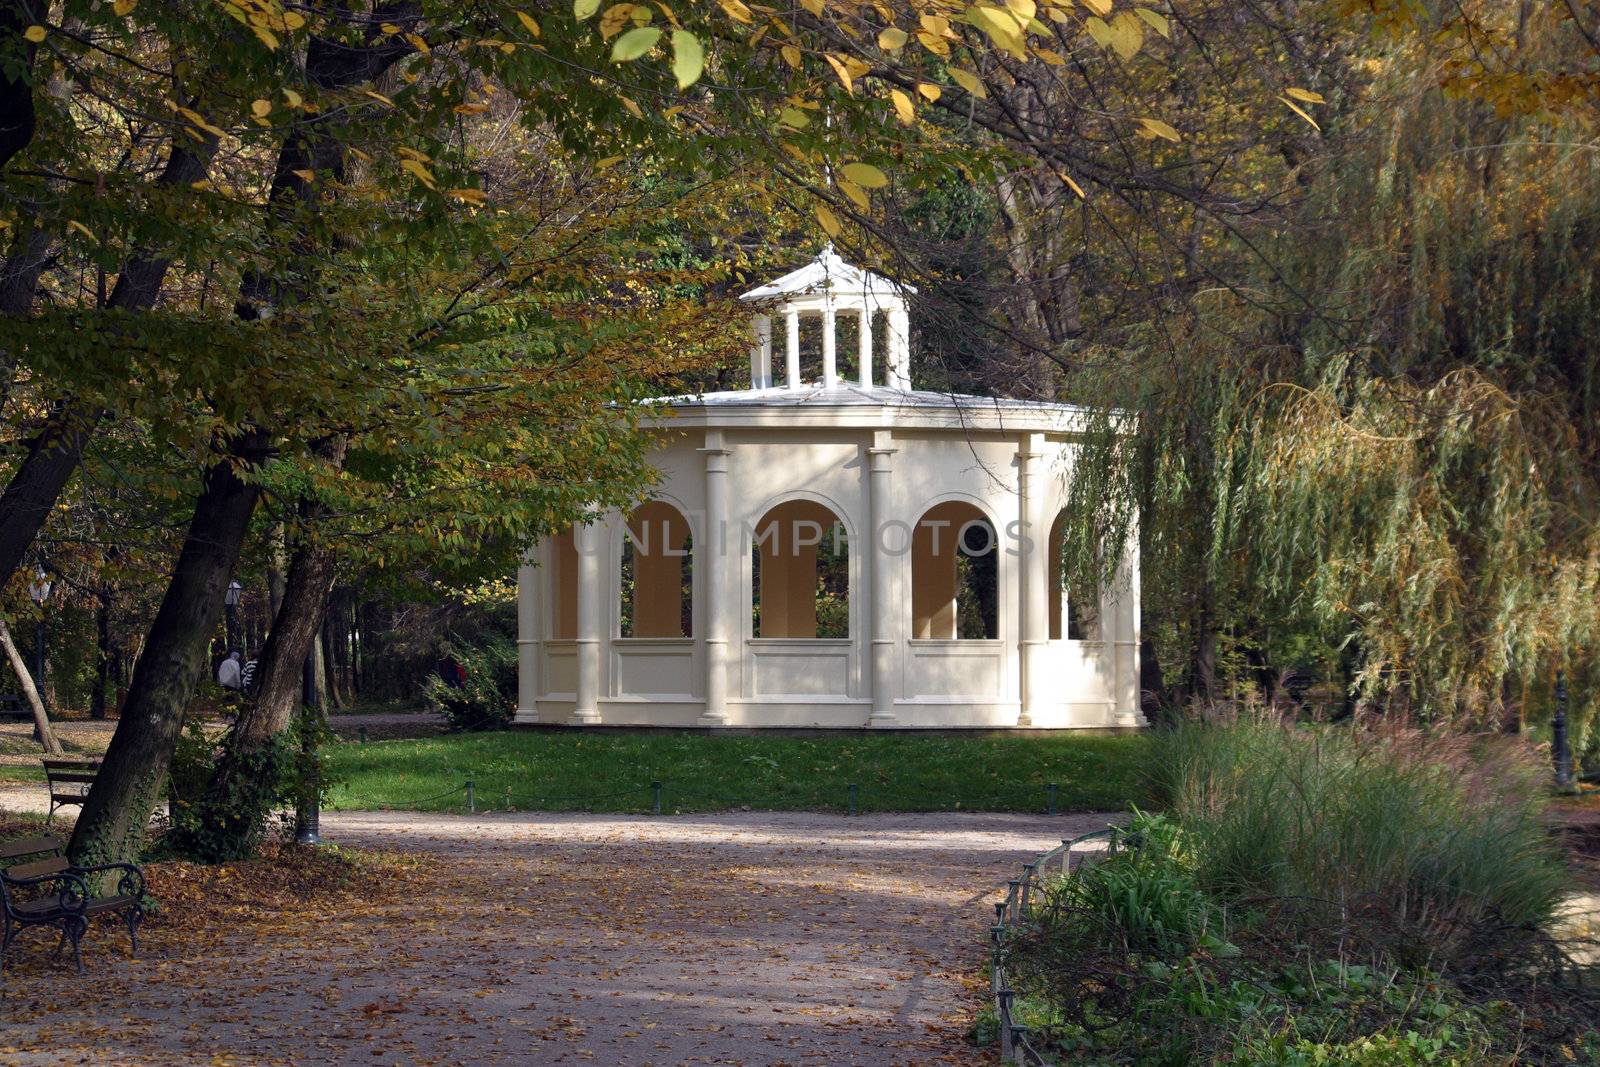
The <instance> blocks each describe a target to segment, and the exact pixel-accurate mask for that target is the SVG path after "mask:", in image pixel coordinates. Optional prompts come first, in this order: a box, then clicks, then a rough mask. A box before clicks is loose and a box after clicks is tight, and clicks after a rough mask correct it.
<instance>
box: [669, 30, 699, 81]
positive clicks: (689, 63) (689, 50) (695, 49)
mask: <svg viewBox="0 0 1600 1067" xmlns="http://www.w3.org/2000/svg"><path fill="white" fill-rule="evenodd" d="M705 69H706V53H705V49H704V48H702V47H701V46H700V38H698V37H696V36H695V35H694V34H692V33H690V32H689V31H688V30H673V31H672V73H673V76H674V77H676V78H677V79H678V88H680V89H687V88H688V87H689V86H691V85H693V84H694V83H695V82H697V81H699V80H700V75H701V74H703V73H704V72H705Z"/></svg>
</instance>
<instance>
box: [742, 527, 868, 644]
mask: <svg viewBox="0 0 1600 1067" xmlns="http://www.w3.org/2000/svg"><path fill="white" fill-rule="evenodd" d="M751 557H752V563H751V565H752V567H753V569H754V573H753V575H752V588H753V590H754V594H755V596H754V600H755V603H754V604H753V605H752V607H751V620H752V623H753V624H754V630H753V632H754V633H755V636H757V637H849V636H850V544H849V540H848V538H847V537H846V536H845V530H844V524H843V523H842V522H840V521H839V517H838V516H837V515H835V514H834V513H833V512H832V511H831V510H829V509H828V508H827V507H826V506H825V505H822V504H818V503H816V502H814V501H810V500H790V501H787V502H785V503H782V504H779V505H777V506H776V507H774V508H773V509H772V510H771V511H768V512H767V513H766V514H765V515H763V516H762V517H761V521H760V522H758V523H757V524H756V529H755V539H754V551H753V552H752V553H751Z"/></svg>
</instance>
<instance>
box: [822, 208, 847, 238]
mask: <svg viewBox="0 0 1600 1067" xmlns="http://www.w3.org/2000/svg"><path fill="white" fill-rule="evenodd" d="M817 221H818V222H819V223H821V224H822V232H823V233H825V234H827V235H828V236H829V237H837V236H839V233H840V231H841V230H843V229H844V227H843V226H841V225H840V224H839V216H838V215H835V214H834V213H833V209H832V208H830V207H829V206H828V205H827V204H818V205H817Z"/></svg>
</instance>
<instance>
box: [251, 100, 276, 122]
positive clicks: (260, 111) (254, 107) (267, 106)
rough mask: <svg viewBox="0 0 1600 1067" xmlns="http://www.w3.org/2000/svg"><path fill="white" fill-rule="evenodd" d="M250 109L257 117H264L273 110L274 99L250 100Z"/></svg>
mask: <svg viewBox="0 0 1600 1067" xmlns="http://www.w3.org/2000/svg"><path fill="white" fill-rule="evenodd" d="M250 111H251V113H252V114H254V115H255V116H256V118H263V117H265V116H266V115H267V114H269V113H270V112H271V111H272V101H271V100H252V101H250Z"/></svg>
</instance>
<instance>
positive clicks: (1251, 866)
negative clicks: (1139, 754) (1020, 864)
mask: <svg viewBox="0 0 1600 1067" xmlns="http://www.w3.org/2000/svg"><path fill="white" fill-rule="evenodd" d="M1158 767H1159V771H1160V774H1161V776H1162V787H1163V789H1164V791H1165V794H1166V799H1167V801H1168V803H1169V805H1170V808H1169V810H1168V811H1167V812H1166V813H1165V814H1164V815H1162V816H1151V815H1146V814H1141V813H1138V812H1135V813H1134V818H1133V821H1132V825H1131V826H1130V828H1129V831H1128V832H1127V833H1126V834H1125V835H1123V840H1124V841H1125V842H1126V843H1127V846H1128V847H1127V848H1126V849H1124V850H1122V851H1118V852H1113V853H1110V854H1108V855H1106V856H1104V857H1103V858H1101V859H1100V860H1099V861H1098V862H1096V863H1093V864H1088V865H1083V866H1080V867H1078V868H1076V869H1075V870H1074V871H1073V872H1072V873H1071V874H1070V875H1068V876H1066V877H1064V878H1062V879H1059V880H1058V881H1056V882H1054V883H1051V884H1047V885H1046V886H1045V887H1044V889H1043V892H1042V894H1041V897H1040V898H1039V905H1038V906H1037V908H1036V911H1035V913H1034V916H1033V922H1032V924H1031V926H1030V928H1028V929H1027V930H1026V931H1025V932H1024V933H1023V934H1022V936H1021V937H1019V938H1017V939H1015V940H1013V941H1011V942H1010V943H1009V944H1008V945H1007V946H1006V947H1005V948H1004V949H1003V951H1004V952H1005V953H1007V955H1008V961H1007V966H1008V975H1009V977H1010V980H1011V983H1012V985H1013V988H1014V989H1015V990H1016V992H1017V995H1018V996H1017V1003H1019V1004H1023V1003H1025V1004H1028V1005H1029V1006H1030V1011H1031V1013H1032V1015H1033V1018H1034V1020H1038V1021H1036V1022H1035V1023H1034V1025H1035V1027H1036V1030H1037V1031H1038V1034H1039V1037H1040V1038H1041V1040H1043V1041H1044V1042H1045V1043H1047V1044H1048V1045H1050V1046H1052V1047H1053V1049H1054V1050H1055V1052H1057V1053H1058V1054H1059V1057H1060V1060H1061V1062H1088V1063H1130V1064H1154V1065H1168V1064H1170V1065H1172V1067H1179V1065H1187V1064H1213V1065H1229V1067H1233V1065H1238V1067H1244V1065H1281V1067H1300V1065H1306V1067H1311V1065H1344V1067H1410V1065H1421V1064H1450V1065H1461V1067H1488V1065H1491V1064H1493V1065H1500V1064H1507V1063H1529V1064H1546V1063H1551V1064H1553V1063H1561V1064H1566V1063H1574V1062H1600V1038H1596V1037H1595V1036H1594V1035H1595V1034H1596V1033H1597V1032H1600V997H1597V996H1596V995H1595V993H1594V991H1593V990H1592V989H1590V988H1586V987H1584V986H1583V985H1582V983H1581V982H1579V981H1574V980H1573V978H1574V970H1573V969H1572V968H1571V967H1570V966H1569V963H1568V961H1567V960H1566V958H1565V954H1564V952H1563V950H1562V946H1560V945H1559V944H1558V943H1557V942H1556V941H1555V940H1554V938H1553V937H1552V936H1551V934H1550V929H1551V925H1552V919H1553V917H1554V914H1555V912H1556V910H1557V905H1558V903H1559V902H1560V901H1561V899H1562V896H1563V890H1564V884H1563V883H1564V872H1563V869H1562V864H1561V861H1560V858H1559V855H1558V853H1557V851H1556V846H1555V845H1554V844H1553V843H1552V841H1551V839H1550V837H1549V835H1548V833H1547V831H1546V829H1545V827H1544V825H1543V823H1542V820H1541V812H1542V807H1543V802H1544V793H1543V775H1542V774H1541V773H1540V769H1539V768H1538V767H1537V766H1535V765H1533V764H1532V763H1531V762H1530V760H1529V758H1528V756H1527V754H1526V753H1525V752H1522V751H1519V750H1517V749H1516V748H1515V747H1514V744H1513V743H1510V742H1507V741H1505V740H1503V739H1498V738H1495V739H1470V738H1469V739H1462V738H1453V739H1443V740H1440V739H1432V738H1427V737H1424V736H1422V735H1421V734H1418V733H1416V732H1411V731H1402V730H1393V729H1383V730H1368V729H1364V728H1359V727H1354V726H1345V727H1338V728H1334V727H1315V728H1297V727H1287V726H1281V725H1279V724H1276V723H1249V722H1239V721H1228V722H1221V723H1215V724H1212V725H1208V726H1207V725H1192V726H1182V727H1180V728H1178V729H1177V730H1176V731H1174V732H1172V733H1171V734H1169V735H1168V736H1166V737H1165V738H1163V739H1162V740H1161V741H1160V742H1159V748H1158Z"/></svg>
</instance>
